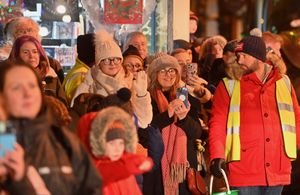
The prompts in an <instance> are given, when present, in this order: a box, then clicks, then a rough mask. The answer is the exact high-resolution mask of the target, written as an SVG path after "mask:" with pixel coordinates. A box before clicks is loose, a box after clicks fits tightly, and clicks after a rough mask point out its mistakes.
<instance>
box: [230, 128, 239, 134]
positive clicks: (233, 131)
mask: <svg viewBox="0 0 300 195" xmlns="http://www.w3.org/2000/svg"><path fill="white" fill-rule="evenodd" d="M230 134H240V127H230V128H227V135H230Z"/></svg>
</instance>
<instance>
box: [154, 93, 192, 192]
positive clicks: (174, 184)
mask: <svg viewBox="0 0 300 195" xmlns="http://www.w3.org/2000/svg"><path fill="white" fill-rule="evenodd" d="M174 98H175V94H170V99H171V100H172V99H174ZM154 99H155V102H156V103H157V106H158V109H159V111H160V113H162V112H165V111H167V109H168V104H169V102H168V100H167V98H166V97H165V96H164V94H163V92H162V91H161V90H159V89H156V90H155V91H154ZM175 122H176V118H175V120H174V122H173V123H172V124H171V125H169V126H166V127H164V128H163V129H162V139H163V143H164V146H165V147H164V148H165V149H164V154H163V156H162V159H161V167H162V176H163V185H164V194H165V195H175V194H177V192H178V184H179V183H181V182H183V181H184V179H185V176H186V168H187V167H188V165H189V163H188V160H187V137H186V134H185V132H184V131H183V130H182V129H181V128H180V127H177V126H176V125H175Z"/></svg>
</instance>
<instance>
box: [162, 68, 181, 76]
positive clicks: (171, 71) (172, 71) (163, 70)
mask: <svg viewBox="0 0 300 195" xmlns="http://www.w3.org/2000/svg"><path fill="white" fill-rule="evenodd" d="M176 72H177V71H176V69H175V68H169V69H161V70H160V71H158V73H159V74H161V75H167V73H169V75H170V76H174V75H175V74H176Z"/></svg>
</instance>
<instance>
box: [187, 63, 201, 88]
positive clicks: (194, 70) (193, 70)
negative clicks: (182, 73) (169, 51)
mask: <svg viewBox="0 0 300 195" xmlns="http://www.w3.org/2000/svg"><path fill="white" fill-rule="evenodd" d="M197 74H198V64H197V63H190V64H187V65H186V81H187V84H189V78H191V77H192V76H194V75H195V76H197Z"/></svg>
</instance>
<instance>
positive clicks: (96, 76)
mask: <svg viewBox="0 0 300 195" xmlns="http://www.w3.org/2000/svg"><path fill="white" fill-rule="evenodd" d="M91 75H92V78H93V81H94V86H93V88H94V89H93V91H94V93H95V92H96V93H97V94H100V95H104V96H107V95H110V94H115V93H116V92H117V91H118V90H119V89H120V88H122V87H126V88H128V89H131V88H132V80H133V76H132V74H129V75H126V74H125V71H124V69H123V68H122V69H121V70H120V71H119V72H118V74H117V75H116V76H114V77H111V76H108V75H106V74H104V73H103V72H102V71H101V70H100V68H99V67H97V66H94V67H92V68H91Z"/></svg>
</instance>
